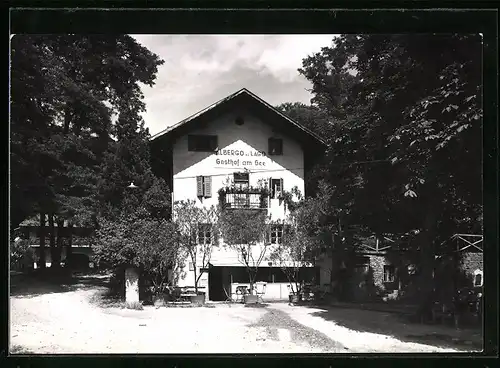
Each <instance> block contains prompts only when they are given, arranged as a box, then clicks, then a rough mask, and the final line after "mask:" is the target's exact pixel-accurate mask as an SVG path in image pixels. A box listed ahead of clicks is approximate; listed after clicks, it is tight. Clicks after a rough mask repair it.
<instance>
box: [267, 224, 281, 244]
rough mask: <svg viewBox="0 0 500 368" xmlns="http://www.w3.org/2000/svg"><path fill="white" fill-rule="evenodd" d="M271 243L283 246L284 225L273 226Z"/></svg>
mask: <svg viewBox="0 0 500 368" xmlns="http://www.w3.org/2000/svg"><path fill="white" fill-rule="evenodd" d="M270 230H271V231H270V234H269V235H270V236H269V242H270V243H271V244H281V243H282V242H283V225H271V229H270Z"/></svg>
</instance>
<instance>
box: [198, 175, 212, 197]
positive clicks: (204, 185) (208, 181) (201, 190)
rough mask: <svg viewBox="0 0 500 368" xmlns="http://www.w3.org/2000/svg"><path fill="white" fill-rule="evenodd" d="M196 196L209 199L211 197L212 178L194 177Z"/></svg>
mask: <svg viewBox="0 0 500 368" xmlns="http://www.w3.org/2000/svg"><path fill="white" fill-rule="evenodd" d="M196 195H197V196H198V197H206V198H210V197H211V196H212V177H211V176H197V177H196Z"/></svg>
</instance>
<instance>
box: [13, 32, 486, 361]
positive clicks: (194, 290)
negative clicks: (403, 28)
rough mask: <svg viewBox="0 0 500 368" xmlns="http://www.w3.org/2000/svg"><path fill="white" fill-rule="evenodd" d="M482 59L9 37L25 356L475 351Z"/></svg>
mask: <svg viewBox="0 0 500 368" xmlns="http://www.w3.org/2000/svg"><path fill="white" fill-rule="evenodd" d="M482 65H483V36H482V35H481V34H477V33H476V34H472V33H447V34H440V33H339V34H335V33H332V34H186V35H182V34H125V33H123V34H111V33H110V34H90V33H88V34H84V33H67V34H62V33H57V34H50V33H46V34H29V33H28V34H12V35H11V38H10V147H9V156H10V162H9V165H10V169H9V170H10V172H9V181H10V192H9V195H10V198H9V199H10V206H9V208H10V237H9V246H10V248H9V249H10V251H9V290H10V295H9V351H10V354H13V355H16V354H262V353H287V354H307V353H313V354H315V353H331V354H336V353H339V354H362V353H458V352H480V351H482V350H483V309H484V306H483V297H484V294H485V291H484V287H483V286H484V277H483V272H484V262H485V260H484V257H483V164H482V160H483V143H482V134H483V133H482V132H483V85H482V83H483V69H482ZM488 277H489V276H488Z"/></svg>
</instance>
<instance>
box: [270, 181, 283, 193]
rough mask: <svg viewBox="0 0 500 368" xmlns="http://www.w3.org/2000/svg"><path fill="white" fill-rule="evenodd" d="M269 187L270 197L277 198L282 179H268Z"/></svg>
mask: <svg viewBox="0 0 500 368" xmlns="http://www.w3.org/2000/svg"><path fill="white" fill-rule="evenodd" d="M269 189H270V195H271V198H277V196H278V194H279V193H281V192H282V191H283V179H269Z"/></svg>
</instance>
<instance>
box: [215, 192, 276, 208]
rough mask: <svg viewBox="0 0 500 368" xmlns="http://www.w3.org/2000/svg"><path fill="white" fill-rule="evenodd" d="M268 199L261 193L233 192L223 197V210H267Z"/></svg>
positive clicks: (224, 194)
mask: <svg viewBox="0 0 500 368" xmlns="http://www.w3.org/2000/svg"><path fill="white" fill-rule="evenodd" d="M267 203H268V198H267V196H265V194H264V193H262V192H260V191H255V192H251V191H232V192H228V193H223V194H222V195H221V206H222V208H223V209H227V210H230V209H238V210H241V209H248V210H267Z"/></svg>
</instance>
